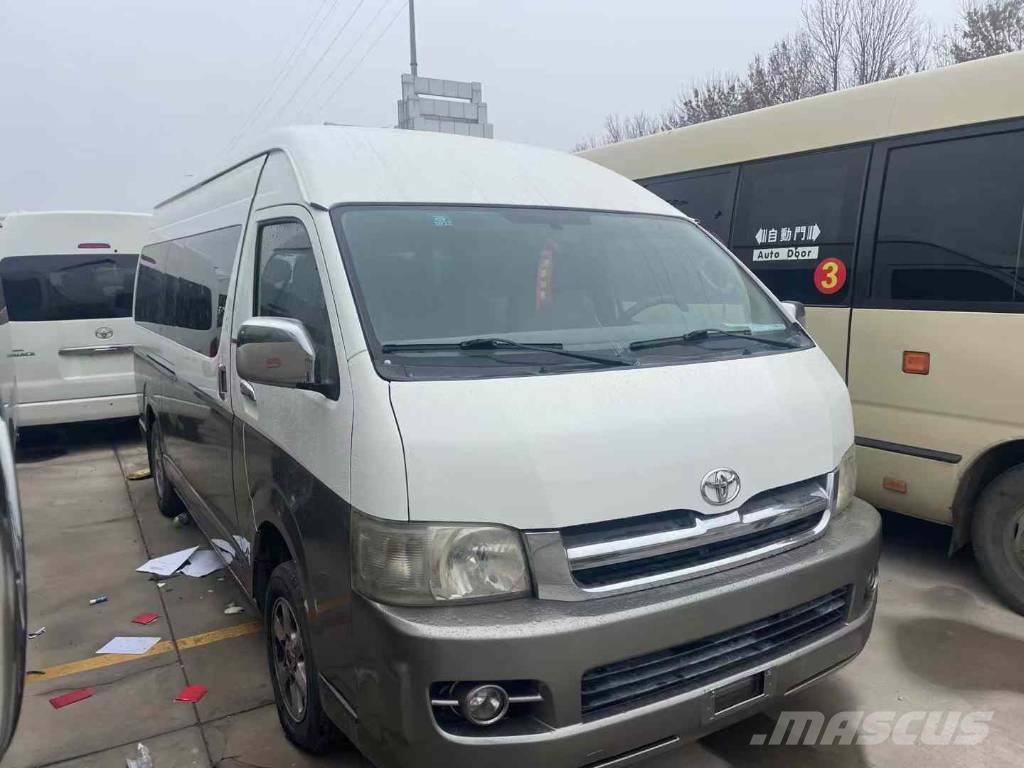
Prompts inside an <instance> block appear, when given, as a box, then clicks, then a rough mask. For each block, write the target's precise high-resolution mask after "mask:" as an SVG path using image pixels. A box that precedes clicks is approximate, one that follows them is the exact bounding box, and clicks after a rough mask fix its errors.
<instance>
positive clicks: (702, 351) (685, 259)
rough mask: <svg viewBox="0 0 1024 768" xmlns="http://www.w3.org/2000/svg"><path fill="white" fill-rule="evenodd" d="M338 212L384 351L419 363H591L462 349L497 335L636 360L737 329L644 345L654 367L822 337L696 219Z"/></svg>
mask: <svg viewBox="0 0 1024 768" xmlns="http://www.w3.org/2000/svg"><path fill="white" fill-rule="evenodd" d="M333 216H334V221H335V226H336V228H337V229H338V232H339V235H340V237H341V239H342V252H343V254H345V256H346V258H347V259H349V260H350V262H351V263H350V264H349V265H348V271H349V274H350V276H351V277H352V279H353V282H354V286H353V287H354V288H355V293H356V297H357V303H358V306H359V311H360V313H361V317H362V320H363V327H364V330H366V331H367V333H368V336H370V337H371V342H373V341H375V342H377V345H378V351H379V347H380V346H383V345H388V348H389V349H396V348H398V347H404V348H401V349H396V356H400V357H402V363H403V364H404V365H407V366H429V365H434V364H436V365H443V366H452V367H458V366H463V367H465V366H470V367H472V366H484V367H494V366H500V367H504V368H506V369H507V368H508V367H509V366H510V365H512V364H515V363H521V364H523V365H534V366H542V367H543V368H544V369H545V370H550V369H552V368H555V367H558V366H574V365H575V366H578V365H579V361H573V360H572V359H570V358H567V357H566V356H564V355H561V356H559V355H555V354H551V353H545V352H544V351H543V350H534V351H532V352H530V351H527V350H523V349H522V348H519V349H514V348H513V347H512V346H511V345H500V344H499V345H492V346H491V347H490V348H489V352H488V351H484V350H483V349H482V348H481V346H480V345H465V344H464V345H463V346H462V347H461V348H459V347H458V344H459V342H466V341H470V340H473V339H481V338H492V337H499V338H502V339H507V340H510V341H514V342H517V343H519V344H534V345H538V344H539V345H545V344H546V345H549V346H550V345H557V347H558V348H559V349H563V350H571V351H576V352H592V353H595V354H597V353H600V354H601V356H602V357H603V358H622V359H630V360H632V358H633V357H634V353H633V352H631V351H630V350H629V345H630V344H631V343H633V342H636V341H641V340H643V341H648V340H651V339H658V338H662V337H674V336H681V335H683V334H686V333H688V332H690V331H694V330H703V329H717V330H721V331H726V332H730V333H729V334H711V335H708V334H704V335H703V336H701V337H700V341H699V343H698V339H697V337H693V342H694V343H692V344H686V345H681V346H680V345H650V346H643V347H642V349H641V350H640V351H638V352H637V353H635V356H636V357H637V360H636V362H637V364H641V365H643V364H665V363H666V362H671V361H672V360H682V359H687V360H692V359H695V358H697V357H700V359H707V358H708V357H729V356H734V355H740V354H742V355H749V354H772V353H779V352H780V351H784V350H785V349H786V348H787V345H786V344H782V345H772V344H764V343H759V342H758V340H757V339H752V338H749V336H750V335H766V336H770V337H771V338H773V339H774V340H776V341H780V342H793V343H794V344H797V345H804V344H806V345H810V342H809V340H807V339H806V337H805V336H803V334H802V333H801V332H800V331H798V330H795V329H794V328H792V327H791V324H790V323H789V322H788V321H787V319H786V317H785V316H784V315H783V314H782V312H781V311H780V310H779V309H778V307H777V306H776V305H775V304H774V303H773V302H772V301H771V299H770V298H769V297H768V295H767V294H765V293H764V292H763V291H762V290H761V289H760V288H759V287H758V286H757V285H756V284H755V283H754V282H753V281H752V280H751V279H750V278H749V276H748V275H747V274H746V273H745V272H744V271H743V269H742V268H741V267H740V266H739V264H738V263H737V262H736V261H735V259H733V258H732V257H731V256H730V255H729V254H728V252H727V251H725V250H724V249H722V248H721V247H720V246H719V245H718V244H717V243H715V242H714V240H713V239H712V238H710V237H708V236H707V235H706V234H705V233H704V232H702V231H701V230H700V229H699V228H698V227H696V226H694V225H693V224H692V223H691V222H689V221H686V220H685V219H681V218H674V217H664V216H647V215H640V214H628V213H605V212H591V211H575V210H552V209H542V208H486V207H471V208H470V207H426V206H367V207H358V208H356V207H353V208H337V209H335V211H334V212H333ZM271 266H272V265H270V264H268V266H267V270H268V271H269V270H270V268H271ZM732 332H735V333H736V335H732ZM744 334H746V335H747V336H748V338H744V337H743V335H744ZM410 344H414V345H415V344H419V345H420V349H418V350H413V349H412V348H410V347H409V345H410ZM371 346H373V344H372V343H371ZM424 346H426V347H429V348H430V350H428V349H426V348H424ZM445 346H447V347H448V348H449V349H448V351H445V350H444V347H445ZM452 346H454V347H455V349H454V350H452V349H451V347H452ZM470 347H473V349H472V350H471V349H470ZM474 375H483V374H480V372H477V373H476V374H474ZM506 375H507V371H506Z"/></svg>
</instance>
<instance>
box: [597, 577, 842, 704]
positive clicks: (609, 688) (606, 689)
mask: <svg viewBox="0 0 1024 768" xmlns="http://www.w3.org/2000/svg"><path fill="white" fill-rule="evenodd" d="M848 601H849V588H848V587H844V588H842V589H837V590H834V591H832V592H830V593H828V594H827V595H822V596H821V597H819V598H817V599H815V600H811V601H810V602H807V603H804V604H803V605H799V606H797V607H795V608H790V609H789V610H786V611H782V612H781V613H776V614H774V615H772V616H768V617H767V618H764V619H760V620H758V621H754V622H751V623H749V624H744V625H743V626H740V627H736V628H734V629H731V630H727V631H725V632H721V633H719V634H717V635H711V636H710V637H705V638H703V639H701V640H695V641H693V642H690V643H685V644H683V645H679V646H676V647H674V648H668V649H666V650H663V651H656V652H654V653H648V654H645V655H643V656H634V657H633V658H631V659H625V660H623V661H618V662H614V663H612V664H605V665H603V666H600V667H594V668H593V669H591V670H588V671H587V672H586V673H585V674H584V675H583V679H582V682H581V688H580V693H581V704H582V707H583V714H584V715H585V716H588V715H589V716H599V715H603V714H610V713H611V711H612V710H616V709H621V708H623V707H632V706H637V705H639V704H641V703H644V702H646V701H649V700H653V699H657V698H663V697H666V696H670V695H675V694H678V693H683V692H684V691H687V690H692V689H694V688H697V687H700V686H701V685H704V684H706V683H709V682H712V681H714V680H720V679H722V678H724V677H726V676H728V675H731V674H734V673H737V672H741V671H743V670H744V669H750V668H753V667H755V666H757V665H759V664H763V663H764V662H766V661H771V660H772V659H775V658H778V657H779V656H782V655H784V654H786V653H788V652H790V651H792V650H794V649H796V648H798V647H800V646H802V645H806V644H807V643H810V642H812V641H814V640H815V639H817V638H819V637H821V636H823V635H825V634H827V633H828V632H829V631H831V630H833V629H834V628H836V627H837V626H839V625H840V624H842V623H843V622H844V621H845V619H846V612H847V604H848Z"/></svg>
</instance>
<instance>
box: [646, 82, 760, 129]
mask: <svg viewBox="0 0 1024 768" xmlns="http://www.w3.org/2000/svg"><path fill="white" fill-rule="evenodd" d="M745 109H746V107H744V105H743V82H742V81H741V80H740V79H739V78H738V77H735V76H733V75H711V76H710V77H708V78H707V79H705V80H703V81H697V82H694V83H693V85H691V86H690V87H689V88H687V89H685V90H684V91H682V92H681V93H680V94H679V95H678V96H677V97H676V99H675V101H674V102H672V105H671V106H670V107H669V108H668V110H666V111H665V113H664V114H663V115H662V118H661V128H662V130H669V129H672V128H680V127H682V126H684V125H694V124H695V123H703V122H705V121H707V120H717V119H718V118H720V117H728V116H729V115H735V114H737V113H739V112H743V111H745Z"/></svg>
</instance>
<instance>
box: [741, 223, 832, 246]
mask: <svg viewBox="0 0 1024 768" xmlns="http://www.w3.org/2000/svg"><path fill="white" fill-rule="evenodd" d="M819 235H821V227H819V226H818V224H817V222H815V223H814V224H801V225H799V226H796V227H761V228H760V229H759V230H757V234H756V235H754V240H756V241H757V244H758V245H764V244H765V243H780V244H782V243H813V242H816V241H817V239H818V236H819Z"/></svg>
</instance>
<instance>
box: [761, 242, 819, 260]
mask: <svg viewBox="0 0 1024 768" xmlns="http://www.w3.org/2000/svg"><path fill="white" fill-rule="evenodd" d="M817 258H818V246H816V245H808V246H804V247H800V246H790V247H788V248H755V249H754V261H805V260H811V261H814V260H816V259H817Z"/></svg>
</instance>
